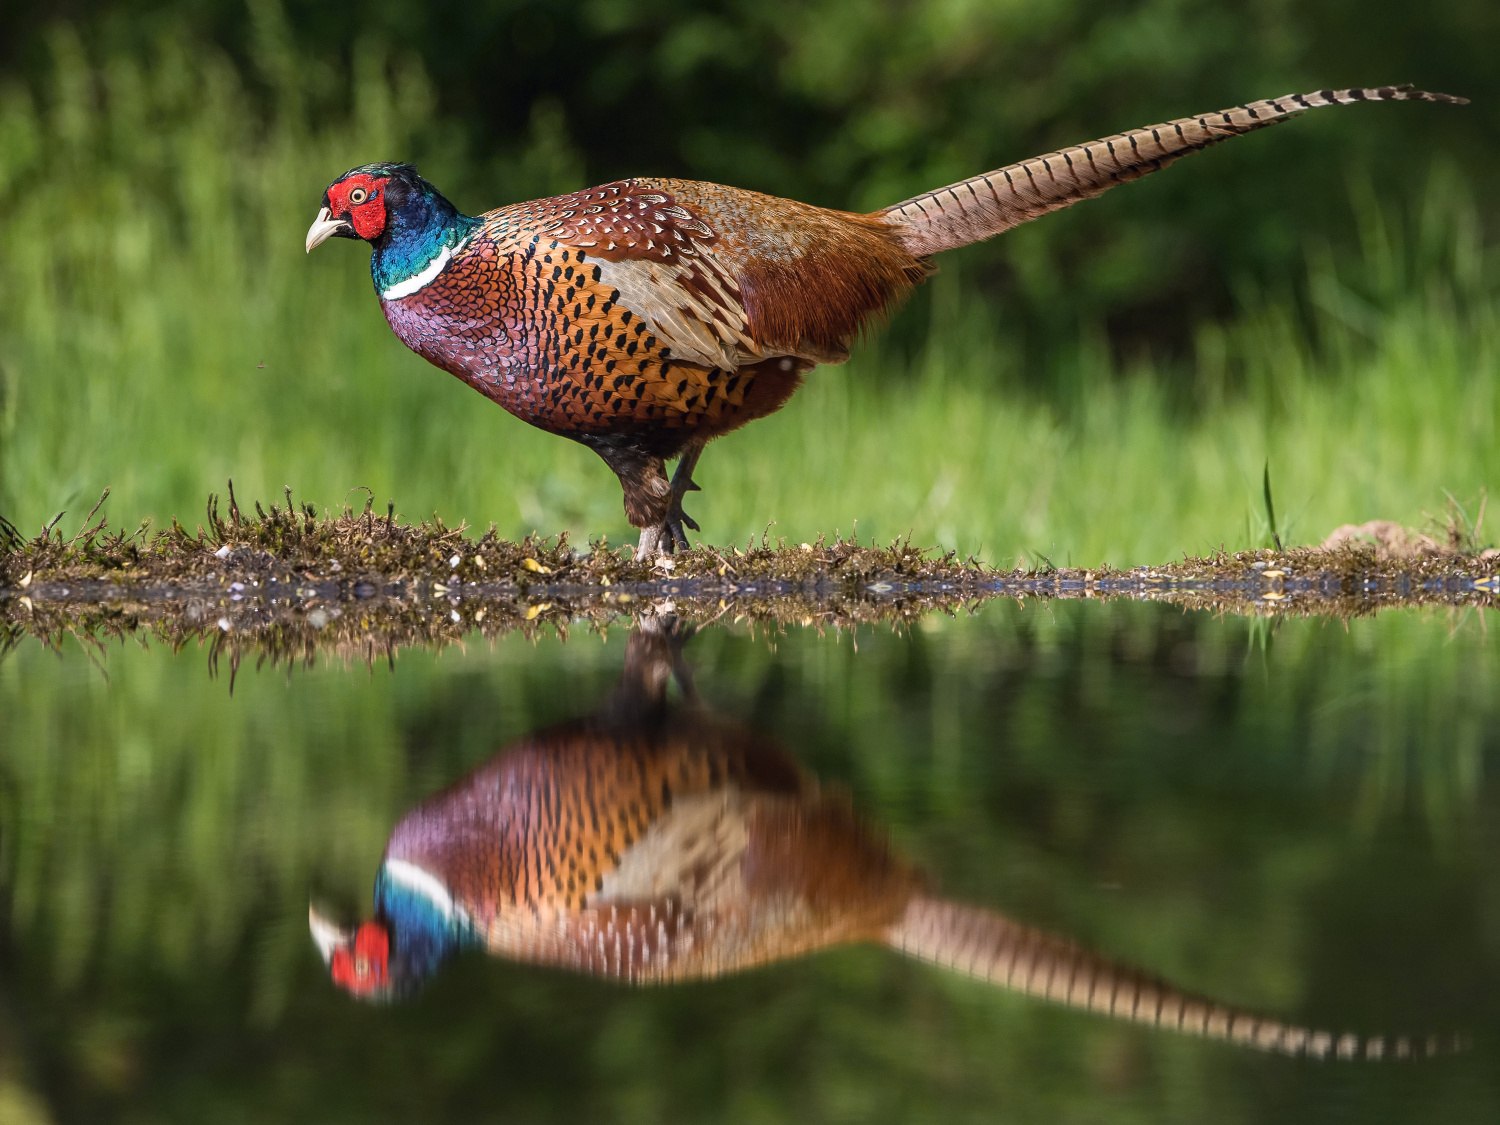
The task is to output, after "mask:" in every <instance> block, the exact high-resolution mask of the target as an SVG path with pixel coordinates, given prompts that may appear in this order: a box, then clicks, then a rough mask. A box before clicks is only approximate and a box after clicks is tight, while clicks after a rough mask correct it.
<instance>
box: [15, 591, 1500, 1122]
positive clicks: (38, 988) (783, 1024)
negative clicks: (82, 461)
mask: <svg viewBox="0 0 1500 1125" xmlns="http://www.w3.org/2000/svg"><path fill="white" fill-rule="evenodd" d="M1486 613H1487V611H1483V610H1474V609H1463V610H1443V609H1420V610H1398V611H1387V612H1384V613H1382V614H1380V615H1379V616H1377V617H1371V618H1360V619H1355V620H1351V621H1347V622H1346V621H1331V620H1319V619H1303V620H1280V621H1278V620H1268V619H1258V620H1246V619H1241V618H1236V617H1224V616H1213V615H1209V614H1204V613H1192V612H1184V611H1182V610H1180V609H1177V608H1173V607H1168V606H1159V605H1135V604H1127V603H1107V604H1102V603H1092V602H1071V603H1062V602H1059V603H1046V602H1038V601H1028V602H1025V603H1019V602H1017V603H992V604H990V605H988V606H986V607H985V608H984V609H983V610H982V611H980V612H978V613H976V614H973V615H961V616H945V615H934V616H929V617H926V618H923V619H922V620H921V621H920V622H918V623H917V624H915V625H914V626H911V627H908V628H904V629H902V630H900V631H896V630H892V629H888V628H882V627H868V626H867V627H862V628H860V629H859V630H857V631H855V632H849V631H833V630H827V631H821V632H820V631H817V630H814V629H787V630H767V629H766V628H765V627H755V628H751V627H750V626H748V625H745V624H742V625H739V626H733V625H728V626H726V625H724V624H722V623H721V624H719V625H715V626H712V627H706V628H702V629H700V630H699V631H698V632H697V635H695V636H693V637H692V638H691V639H690V640H689V641H688V642H687V643H686V645H685V647H684V648H683V650H682V661H683V663H684V665H685V666H686V670H687V672H688V676H689V682H688V690H687V691H684V688H683V686H682V685H681V684H674V685H672V686H670V687H669V688H668V689H667V690H668V693H669V698H670V699H671V700H672V701H674V702H673V705H674V706H676V705H678V704H680V703H683V702H686V701H687V696H688V694H689V693H695V695H696V700H697V702H696V704H695V706H700V707H701V708H702V709H703V710H704V712H705V713H707V714H709V715H711V716H712V717H713V721H714V722H716V723H721V724H724V725H725V726H727V727H732V728H734V729H736V730H741V731H744V732H748V734H747V737H753V738H754V739H756V740H763V741H765V742H767V743H770V744H774V745H775V746H776V747H777V748H778V752H779V753H784V754H785V755H786V757H787V758H788V759H789V760H790V761H791V762H793V763H794V764H795V768H796V769H797V770H799V771H801V772H802V773H803V774H804V775H805V776H806V777H808V778H810V779H812V780H813V782H815V784H816V785H817V787H818V789H819V791H820V792H823V793H827V794H830V795H833V797H834V798H836V799H838V800H843V801H847V803H848V806H849V807H850V808H851V809H852V810H853V813H854V815H857V817H858V818H859V821H860V823H861V824H863V825H866V826H868V829H869V831H870V832H871V833H873V834H877V835H878V836H879V838H880V839H882V840H888V841H889V846H890V848H891V849H892V851H893V853H894V854H895V855H897V856H899V857H900V860H901V862H903V863H910V864H911V865H912V867H913V868H914V869H916V870H919V871H921V872H922V873H924V876H925V878H926V879H927V881H928V884H929V885H930V886H931V887H933V888H934V889H935V890H936V891H938V892H940V893H941V894H942V895H944V896H945V897H947V898H949V899H952V900H955V901H960V902H964V903H967V904H971V905H973V906H975V907H978V908H982V909H985V910H989V911H994V912H999V913H1002V914H1004V915H1006V916H1007V917H1010V918H1013V919H1016V920H1018V921H1020V922H1024V923H1027V924H1029V925H1032V926H1037V927H1041V928H1042V929H1044V930H1046V931H1048V932H1050V933H1054V934H1058V935H1064V936H1066V937H1068V938H1071V939H1073V940H1075V941H1077V942H1078V943H1080V944H1081V945H1083V946H1085V947H1087V948H1088V949H1090V950H1092V951H1095V952H1096V953H1098V954H1100V955H1101V956H1104V957H1107V958H1109V959H1111V960H1113V961H1116V962H1121V963H1124V964H1127V965H1131V966H1138V967H1140V968H1141V969H1143V970H1146V971H1149V972H1151V973H1153V974H1156V975H1159V976H1160V977H1162V978H1165V979H1166V980H1168V981H1170V982H1171V983H1172V984H1174V985H1175V986H1177V987H1179V988H1182V989H1185V990H1188V991H1191V992H1192V993H1195V994H1199V995H1202V996H1205V997H1208V998H1210V999H1212V1000H1214V1001H1216V1002H1219V1003H1223V1004H1228V1005H1234V1006H1237V1007H1239V1008H1243V1009H1246V1010H1249V1011H1253V1012H1256V1013H1260V1014H1263V1015H1265V1016H1268V1017H1272V1018H1275V1019H1278V1020H1283V1021H1287V1022H1295V1023H1297V1024H1304V1025H1309V1026H1313V1027H1317V1028H1328V1029H1331V1030H1335V1031H1346V1030H1347V1031H1353V1032H1358V1033H1363V1034H1380V1033H1397V1032H1403V1033H1421V1032H1427V1031H1437V1032H1453V1031H1457V1032H1463V1033H1466V1034H1468V1035H1470V1036H1472V1037H1473V1039H1474V1046H1473V1049H1472V1050H1471V1051H1469V1052H1468V1053H1466V1054H1462V1055H1459V1056H1456V1057H1451V1058H1441V1059H1433V1060H1425V1061H1418V1062H1399V1063H1398V1062H1379V1063H1371V1062H1337V1061H1328V1062H1317V1061H1312V1060H1308V1059H1296V1058H1285V1057H1281V1056H1279V1055H1268V1054H1264V1053H1259V1052H1255V1051H1251V1050H1248V1049H1244V1048H1241V1047H1236V1046H1233V1045H1228V1044H1223V1043H1213V1042H1205V1041H1202V1040H1199V1039H1195V1038H1192V1037H1189V1036H1184V1035H1179V1034H1175V1033H1171V1032H1166V1031H1160V1030H1151V1029H1147V1028H1142V1027H1137V1026H1134V1025H1131V1024H1128V1023H1125V1022H1121V1021H1117V1020H1111V1019H1108V1018H1106V1017H1103V1016H1100V1015H1095V1014H1090V1013H1085V1012H1078V1011H1073V1010H1067V1009H1064V1008H1062V1007H1059V1006H1057V1005H1053V1004H1049V1003H1046V1002H1043V1001H1039V1000H1036V999H1032V998H1028V997H1024V996H1019V995H1016V994H1014V993H1013V992H1006V991H1003V990H1001V989H998V988H995V987H993V986H991V985H989V984H986V983H983V982H978V981H975V980H972V979H969V978H967V977H965V976H963V975H960V974H957V973H952V972H948V971H945V970H943V969H940V968H937V967H934V966H930V965H926V964H922V963H918V962H915V961H912V960H909V959H906V958H903V957H902V956H901V955H900V954H898V953H896V952H894V951H892V950H889V949H885V948H880V947H875V946H861V947H847V948H838V949H834V950H831V951H827V952H821V953H816V954H814V955H811V956H807V957H800V958H796V959H790V960H786V961H781V962H777V963H774V964H771V965H768V966H765V967H762V968H758V969H754V970H751V971H748V972H744V973H738V974H733V975H729V976H725V977H722V978H719V979H712V980H706V981H695V982H690V983H682V984H670V985H656V986H651V987H631V986H626V985H622V984H618V983H614V982H611V981H607V980H599V979H595V978H592V977H589V976H586V975H582V974H578V973H574V972H569V971H566V970H564V969H559V968H555V967H545V966H544V967H538V966H534V965H525V964H518V963H514V962H509V961H505V960H499V959H495V958H490V957H486V956H483V955H482V954H477V953H474V954H466V955H460V956H456V957H454V958H452V959H451V960H450V961H449V962H448V963H447V964H445V965H444V966H443V967H442V969H441V970H440V971H438V972H437V973H435V974H434V976H433V978H432V979H431V980H430V981H429V982H428V984H427V986H426V987H425V988H424V989H422V990H421V991H420V992H419V993H418V994H416V995H415V996H414V997H413V998H412V999H410V1000H409V1001H407V1002H404V1003H400V1004H390V1005H369V1004H364V1003H360V1002H359V1001H356V1000H354V999H352V998H351V997H350V996H349V995H347V994H346V993H345V992H344V991H342V990H340V989H339V988H336V987H335V986H334V985H333V983H332V982H331V981H330V980H329V977H328V974H327V971H326V970H325V968H324V966H323V964H322V961H321V959H320V957H319V954H318V952H317V950H316V948H315V947H314V945H313V943H312V941H311V939H310V937H309V934H308V927H307V907H308V900H309V896H310V895H315V896H316V897H318V898H319V900H320V901H322V902H324V903H327V904H329V905H330V907H331V908H332V909H333V910H334V911H336V912H337V913H339V914H340V915H342V916H344V917H346V918H348V919H350V920H354V919H356V918H359V917H364V916H366V915H368V914H369V912H370V908H371V901H370V895H371V884H372V882H373V880H374V878H375V874H376V871H377V869H378V868H379V867H380V863H381V856H382V852H383V850H384V849H385V847H386V842H387V838H388V836H389V835H390V833H391V831H392V828H393V826H395V825H396V824H397V823H398V822H399V821H400V820H401V818H402V817H403V816H404V815H405V814H406V813H407V812H408V810H410V809H411V808H413V807H414V806H415V805H417V804H418V803H419V802H421V801H422V800H423V799H425V798H427V797H429V796H430V795H431V794H433V793H435V792H437V791H439V790H442V789H443V788H444V787H446V786H449V785H452V784H454V783H455V782H459V781H461V779H463V778H465V777H466V776H468V775H470V774H471V772H472V771H474V770H475V769H476V768H480V767H482V766H483V765H484V764H485V763H486V762H487V761H490V760H491V759H492V758H493V756H494V755H496V754H497V753H499V752H501V751H502V750H505V749H506V748H507V747H514V746H515V745H516V744H517V743H518V742H524V741H525V740H527V739H530V738H533V737H534V736H535V735H536V733H537V732H538V731H542V730H545V729H549V728H554V727H555V726H556V724H560V723H568V722H570V721H573V720H578V719H580V718H582V717H584V716H588V715H591V714H597V713H598V712H599V709H600V708H601V707H602V706H605V705H606V703H607V701H608V700H610V699H611V698H613V697H615V695H616V694H617V692H618V690H619V687H618V685H619V681H620V677H621V674H622V669H623V668H624V666H625V658H626V648H627V644H626V642H627V638H628V636H629V635H630V633H631V632H632V631H633V629H634V626H633V625H632V623H630V622H629V621H621V622H619V623H618V624H617V625H615V626H612V627H610V628H609V629H608V630H607V631H605V632H603V633H602V634H601V633H600V632H599V631H598V630H596V629H594V628H592V627H588V628H574V629H573V630H571V631H570V634H571V635H570V636H569V637H568V638H567V639H566V640H565V641H564V640H562V639H560V638H559V637H558V636H557V635H556V633H555V632H552V631H547V632H545V633H544V634H543V635H542V636H540V637H539V638H535V639H528V638H526V637H524V636H521V635H520V634H511V635H509V636H506V637H502V638H499V639H486V638H481V637H479V636H477V635H475V636H473V637H471V638H469V640H468V641H466V642H465V643H464V644H462V645H449V646H447V647H444V648H442V649H440V650H431V649H420V648H410V649H402V650H399V651H397V652H396V653H395V654H394V657H393V659H391V660H388V661H387V660H383V659H382V660H378V661H375V662H373V663H372V662H369V661H366V660H363V659H360V658H358V657H357V656H351V655H347V650H346V655H341V656H340V655H320V656H316V657H315V658H314V659H313V660H312V661H311V662H310V663H307V662H302V661H299V662H296V663H294V664H290V665H289V664H287V663H284V662H282V663H277V662H270V661H266V662H264V663H262V664H260V665H259V666H257V660H256V654H255V652H254V651H249V650H247V651H244V652H241V653H240V654H239V656H240V659H239V660H238V667H237V671H236V675H235V677H234V683H233V688H232V690H231V686H230V683H229V677H228V675H227V673H226V661H225V659H224V657H225V654H226V651H229V652H232V650H233V646H234V638H233V637H232V636H230V637H229V638H227V639H226V640H224V641H223V642H221V647H220V650H219V651H218V652H217V653H216V654H214V655H216V657H217V659H211V654H210V651H209V649H208V647H206V646H204V645H198V644H189V645H187V646H185V647H183V648H181V649H179V650H177V651H172V649H171V648H170V647H169V646H167V645H164V644H162V643H161V642H159V641H152V642H144V641H140V640H137V639H133V638H132V637H129V636H127V638H126V639H124V640H119V639H111V640H109V641H106V642H104V643H103V644H101V645H98V646H94V645H90V644H88V643H86V642H84V641H81V640H79V639H76V638H74V639H67V640H65V641H63V642H62V643H61V645H60V646H59V648H58V649H57V650H55V651H52V650H48V649H46V648H44V647H43V646H42V645H40V644H39V643H37V642H35V641H31V640H25V641H22V642H20V643H19V644H18V645H17V646H16V647H15V648H14V649H13V650H12V651H11V652H10V653H9V654H8V655H7V656H6V657H5V659H4V660H3V662H0V740H3V750H0V825H3V834H0V965H3V968H4V971H3V973H0V1120H5V1121H7V1122H8V1121H10V1120H15V1121H17V1122H28V1121H49V1120H58V1121H108V1120H122V1121H179V1120H180V1121H203V1120H214V1121H237V1120H244V1121H260V1120H287V1121H290V1120H317V1121H344V1120H348V1121H369V1120H383V1119H391V1118H396V1119H419V1120H433V1121H442V1120H455V1121H457V1120H463V1121H476V1120H478V1121H490V1120H493V1121H502V1120H503V1121H514V1120H559V1121H575V1120H579V1119H582V1118H584V1117H586V1116H587V1117H593V1118H597V1119H603V1120H625V1121H633V1120H641V1121H647V1120H649V1121H661V1120H705V1121H706V1120H765V1121H782V1120H787V1119H793V1118H796V1119H825V1120H880V1119H887V1120H900V1119H924V1120H934V1119H947V1120H976V1121H977V1120H985V1121H991V1120H996V1119H1001V1120H1005V1119H1013V1120H1020V1121H1031V1120H1059V1121H1074V1120H1079V1121H1093V1120H1102V1119H1107V1120H1129V1119H1141V1120H1154V1121H1159V1120H1174V1121H1176V1120H1180V1121H1201V1120H1207V1119H1212V1120H1220V1121H1234V1120H1263V1119H1269V1118H1272V1117H1274V1118H1275V1119H1277V1120H1289V1121H1328V1120H1351V1121H1354V1120H1357V1121H1432V1120H1444V1121H1489V1120H1495V1119H1496V1118H1497V1116H1500V1088H1497V1077H1496V1076H1497V1074H1500V1070H1497V1068H1496V1066H1495V1062H1496V1057H1495V1056H1496V1051H1495V1041H1496V1040H1495V1034H1496V1032H1497V1030H1500V1027H1497V1023H1500V1019H1497V1016H1500V1002H1497V1001H1496V999H1495V982H1496V976H1497V967H1500V875H1497V874H1496V873H1495V870H1494V864H1493V862H1492V858H1493V856H1494V855H1495V854H1496V843H1497V839H1496V829H1495V825H1496V823H1497V822H1496V812H1497V809H1500V787H1497V785H1496V781H1495V777H1496V764H1497V761H1500V702H1497V692H1496V691H1495V689H1494V686H1493V685H1494V684H1495V683H1497V682H1500V659H1497V657H1496V642H1495V639H1494V637H1493V635H1492V634H1493V633H1494V629H1493V615H1492V614H1490V615H1489V616H1488V617H1486ZM726 616H727V617H732V614H731V615H726ZM225 646H227V648H226V647H225ZM215 669H217V674H215Z"/></svg>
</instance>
